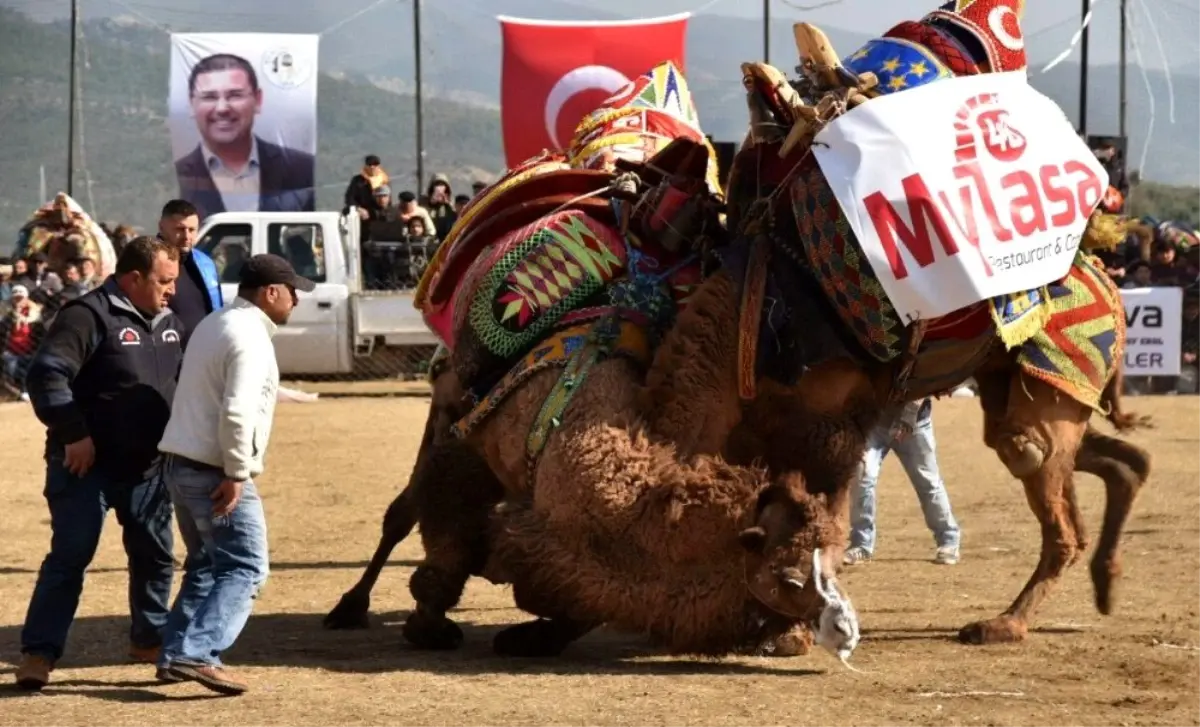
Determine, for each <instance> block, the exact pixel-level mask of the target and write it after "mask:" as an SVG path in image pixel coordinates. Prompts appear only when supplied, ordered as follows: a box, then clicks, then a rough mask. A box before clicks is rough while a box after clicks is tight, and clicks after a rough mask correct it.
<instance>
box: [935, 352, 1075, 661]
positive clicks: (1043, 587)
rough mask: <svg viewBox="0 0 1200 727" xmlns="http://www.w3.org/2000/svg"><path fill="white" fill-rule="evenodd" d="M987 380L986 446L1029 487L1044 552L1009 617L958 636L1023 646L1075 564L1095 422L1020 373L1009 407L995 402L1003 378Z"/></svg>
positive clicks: (983, 393)
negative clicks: (1087, 436)
mask: <svg viewBox="0 0 1200 727" xmlns="http://www.w3.org/2000/svg"><path fill="white" fill-rule="evenodd" d="M982 378H983V379H984V380H982V381H980V397H981V399H982V402H981V403H982V405H983V407H984V412H985V419H984V421H985V426H984V438H985V441H987V443H988V445H989V446H990V447H992V448H993V449H995V451H996V453H997V454H998V455H999V456H1000V460H1001V461H1002V462H1003V463H1004V464H1005V466H1006V467H1008V469H1009V471H1010V472H1011V473H1012V474H1013V476H1015V477H1017V478H1018V479H1020V480H1021V482H1022V483H1023V484H1024V487H1025V497H1026V499H1027V500H1028V501H1029V507H1030V509H1031V510H1032V511H1033V514H1034V516H1035V517H1037V519H1038V522H1039V523H1040V524H1041V530H1042V552H1041V557H1040V559H1039V560H1038V564H1037V568H1036V569H1035V570H1034V572H1033V575H1032V576H1031V577H1030V579H1029V581H1028V582H1027V583H1026V584H1025V587H1024V588H1023V589H1022V590H1021V593H1020V594H1019V595H1018V596H1017V598H1016V600H1015V601H1013V603H1012V605H1011V606H1009V607H1008V609H1007V610H1006V611H1005V612H1004V613H1002V614H1000V615H999V616H996V617H994V618H991V619H988V620H986V621H978V622H975V623H972V624H968V625H967V626H965V627H963V629H962V630H961V631H959V640H960V641H963V642H964V643H969V644H992V643H1003V642H1012V641H1021V640H1023V639H1024V638H1025V636H1026V634H1027V632H1028V628H1029V620H1030V619H1031V618H1032V616H1033V614H1034V613H1035V612H1036V610H1037V607H1038V606H1039V605H1040V604H1041V603H1042V601H1044V600H1045V599H1046V597H1047V596H1048V595H1049V594H1050V592H1051V591H1052V590H1053V589H1054V586H1055V585H1056V584H1057V583H1058V580H1059V578H1061V577H1062V574H1063V572H1064V571H1065V570H1066V569H1067V567H1068V566H1069V565H1070V564H1071V563H1072V562H1074V561H1075V560H1076V559H1077V557H1078V552H1079V551H1078V547H1079V542H1080V534H1079V533H1078V532H1077V531H1076V529H1075V527H1074V521H1075V520H1076V519H1077V508H1072V506H1071V502H1072V500H1073V499H1074V493H1073V492H1072V488H1073V487H1074V486H1075V483H1074V478H1073V472H1074V469H1075V459H1076V454H1077V452H1078V451H1079V448H1080V444H1081V442H1082V439H1083V435H1084V431H1085V430H1086V428H1087V420H1088V418H1089V417H1090V415H1091V410H1090V409H1089V408H1088V407H1085V406H1084V405H1082V404H1080V403H1078V402H1076V401H1074V400H1072V399H1070V398H1069V397H1067V396H1066V395H1064V394H1061V393H1059V392H1057V391H1056V390H1054V389H1053V388H1051V387H1050V386H1049V385H1048V384H1044V383H1042V382H1041V381H1038V380H1036V379H1032V378H1030V377H1027V376H1024V375H1023V374H1021V373H1020V372H1018V371H1015V370H1010V372H1009V374H1008V376H1007V378H1008V391H1007V397H1006V399H1007V400H1006V401H1003V400H1001V399H1000V397H999V396H998V394H999V392H1000V391H1002V390H1003V387H1002V386H1001V382H1002V379H1003V378H1004V377H1002V376H1000V375H999V372H996V373H995V374H993V375H992V376H989V377H982ZM1002 407H1003V408H1002ZM1001 411H1003V415H1001ZM1073 510H1075V513H1074V514H1073V512H1072V511H1073Z"/></svg>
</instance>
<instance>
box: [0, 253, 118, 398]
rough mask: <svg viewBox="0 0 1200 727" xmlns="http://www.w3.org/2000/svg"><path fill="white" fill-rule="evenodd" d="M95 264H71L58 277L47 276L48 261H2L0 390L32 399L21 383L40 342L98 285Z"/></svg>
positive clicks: (84, 260)
mask: <svg viewBox="0 0 1200 727" xmlns="http://www.w3.org/2000/svg"><path fill="white" fill-rule="evenodd" d="M102 282H104V281H103V280H101V279H100V276H99V274H98V272H97V266H96V261H94V260H91V259H90V258H81V259H79V260H73V261H71V262H69V263H67V264H66V265H64V266H63V268H62V270H61V271H59V272H52V271H50V270H47V262H46V256H45V255H43V254H41V253H34V254H33V255H30V256H28V257H25V258H16V259H13V260H0V361H2V362H3V367H2V368H0V385H2V386H3V387H4V389H6V390H8V392H9V393H12V394H16V395H18V396H20V397H21V398H22V399H23V400H27V399H28V395H27V394H26V392H25V388H24V385H23V382H24V380H25V370H26V368H27V367H28V366H29V362H30V360H32V358H33V353H34V351H35V350H36V349H37V345H38V342H39V341H41V338H42V336H43V334H44V333H45V331H46V330H47V329H48V328H49V327H50V323H51V321H53V320H54V316H55V315H56V314H57V313H58V310H59V309H60V308H62V307H63V305H65V304H66V303H67V302H68V301H71V300H74V299H75V298H78V297H80V296H81V295H83V294H84V293H86V292H88V291H89V290H91V289H92V288H94V287H96V286H97V285H99V284H100V283H102Z"/></svg>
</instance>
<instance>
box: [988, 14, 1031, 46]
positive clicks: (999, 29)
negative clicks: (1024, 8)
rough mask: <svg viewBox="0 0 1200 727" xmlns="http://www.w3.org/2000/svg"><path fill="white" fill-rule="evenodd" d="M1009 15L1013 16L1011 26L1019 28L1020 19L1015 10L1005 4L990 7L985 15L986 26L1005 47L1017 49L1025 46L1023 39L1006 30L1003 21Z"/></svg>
mask: <svg viewBox="0 0 1200 727" xmlns="http://www.w3.org/2000/svg"><path fill="white" fill-rule="evenodd" d="M1009 15H1011V16H1012V18H1013V27H1015V28H1018V30H1019V29H1020V27H1021V24H1020V22H1021V19H1020V17H1019V16H1018V15H1017V13H1016V11H1014V10H1013V9H1012V8H1010V7H1008V6H1007V5H997V6H996V7H994V8H992V10H991V12H989V13H988V16H987V22H988V28H989V29H990V30H991V31H992V33H993V34H995V36H996V40H998V41H1000V44H1001V45H1003V46H1004V47H1005V48H1007V49H1009V50H1011V51H1019V50H1022V49H1024V48H1025V39H1024V38H1022V37H1018V36H1015V35H1013V34H1012V33H1010V32H1009V31H1008V28H1006V27H1004V21H1005V20H1007V19H1008V16H1009Z"/></svg>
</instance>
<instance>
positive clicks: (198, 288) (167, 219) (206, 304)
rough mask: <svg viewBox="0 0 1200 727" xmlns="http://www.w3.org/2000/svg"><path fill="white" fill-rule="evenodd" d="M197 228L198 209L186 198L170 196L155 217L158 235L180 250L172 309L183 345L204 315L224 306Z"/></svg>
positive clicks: (214, 269) (217, 277)
mask: <svg viewBox="0 0 1200 727" xmlns="http://www.w3.org/2000/svg"><path fill="white" fill-rule="evenodd" d="M199 230H200V213H199V212H198V211H197V210H196V206H195V205H194V204H192V203H191V202H188V201H187V200H185V199H173V200H171V201H170V202H167V203H166V204H165V205H163V208H162V214H161V215H160V216H159V220H158V236H159V237H160V238H161V239H162V240H163V241H165V242H167V243H168V244H170V245H173V246H174V247H175V248H176V249H178V250H179V279H178V280H177V281H176V282H175V295H174V297H172V298H171V310H172V311H174V312H175V315H177V316H179V318H180V319H181V320H182V321H183V326H184V332H183V345H184V347H185V348H186V347H187V342H188V338H190V337H191V335H192V331H194V330H196V326H197V325H198V324H199V323H200V321H201V320H203V318H204V316H206V315H208V314H209V313H212V312H213V311H215V310H220V309H221V308H223V307H224V304H225V301H224V299H223V298H222V296H221V279H220V276H218V275H217V266H216V264H215V263H213V261H212V258H210V257H209V256H208V255H206V254H204V253H203V252H201V251H200V250H197V249H195V247H194V246H195V244H196V233H197V232H199Z"/></svg>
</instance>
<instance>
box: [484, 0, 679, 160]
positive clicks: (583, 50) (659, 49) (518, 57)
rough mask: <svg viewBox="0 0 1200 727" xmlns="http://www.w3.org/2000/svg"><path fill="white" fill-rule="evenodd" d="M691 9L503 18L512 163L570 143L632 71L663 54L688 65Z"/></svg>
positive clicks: (505, 118) (507, 144)
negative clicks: (587, 17) (587, 18)
mask: <svg viewBox="0 0 1200 727" xmlns="http://www.w3.org/2000/svg"><path fill="white" fill-rule="evenodd" d="M687 19H688V15H687V14H683V15H675V16H671V17H666V18H651V19H646V20H634V21H621V22H617V23H571V22H561V23H560V22H541V21H530V20H521V19H515V18H503V17H502V18H500V28H501V34H502V36H503V39H504V61H503V66H502V71H501V81H500V114H501V123H502V127H503V130H504V155H505V157H506V160H507V163H508V166H510V167H513V166H516V165H517V164H519V163H520V162H522V161H524V160H526V159H528V158H529V157H531V156H534V155H535V154H539V153H541V151H542V149H558V150H561V149H565V148H566V146H567V145H568V144H570V143H571V135H572V134H573V133H574V131H575V126H576V125H577V124H578V123H579V121H580V120H581V119H582V118H583V117H584V116H586V115H587V114H588V113H590V112H592V111H594V110H595V109H596V108H597V107H598V106H600V105H601V103H602V102H603V101H604V100H605V99H607V98H608V97H610V96H612V95H613V94H615V93H616V92H617V91H620V90H621V89H622V88H623V87H624V86H625V85H626V84H628V83H629V82H630V81H631V80H632V79H635V78H637V77H638V76H639V75H641V74H643V73H645V72H646V71H648V70H650V69H651V68H653V67H654V66H656V65H658V64H659V63H662V62H663V61H673V62H674V63H675V65H676V66H678V67H679V69H680V70H681V71H682V70H683V68H684V65H683V60H684V44H685V39H686V35H687Z"/></svg>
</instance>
